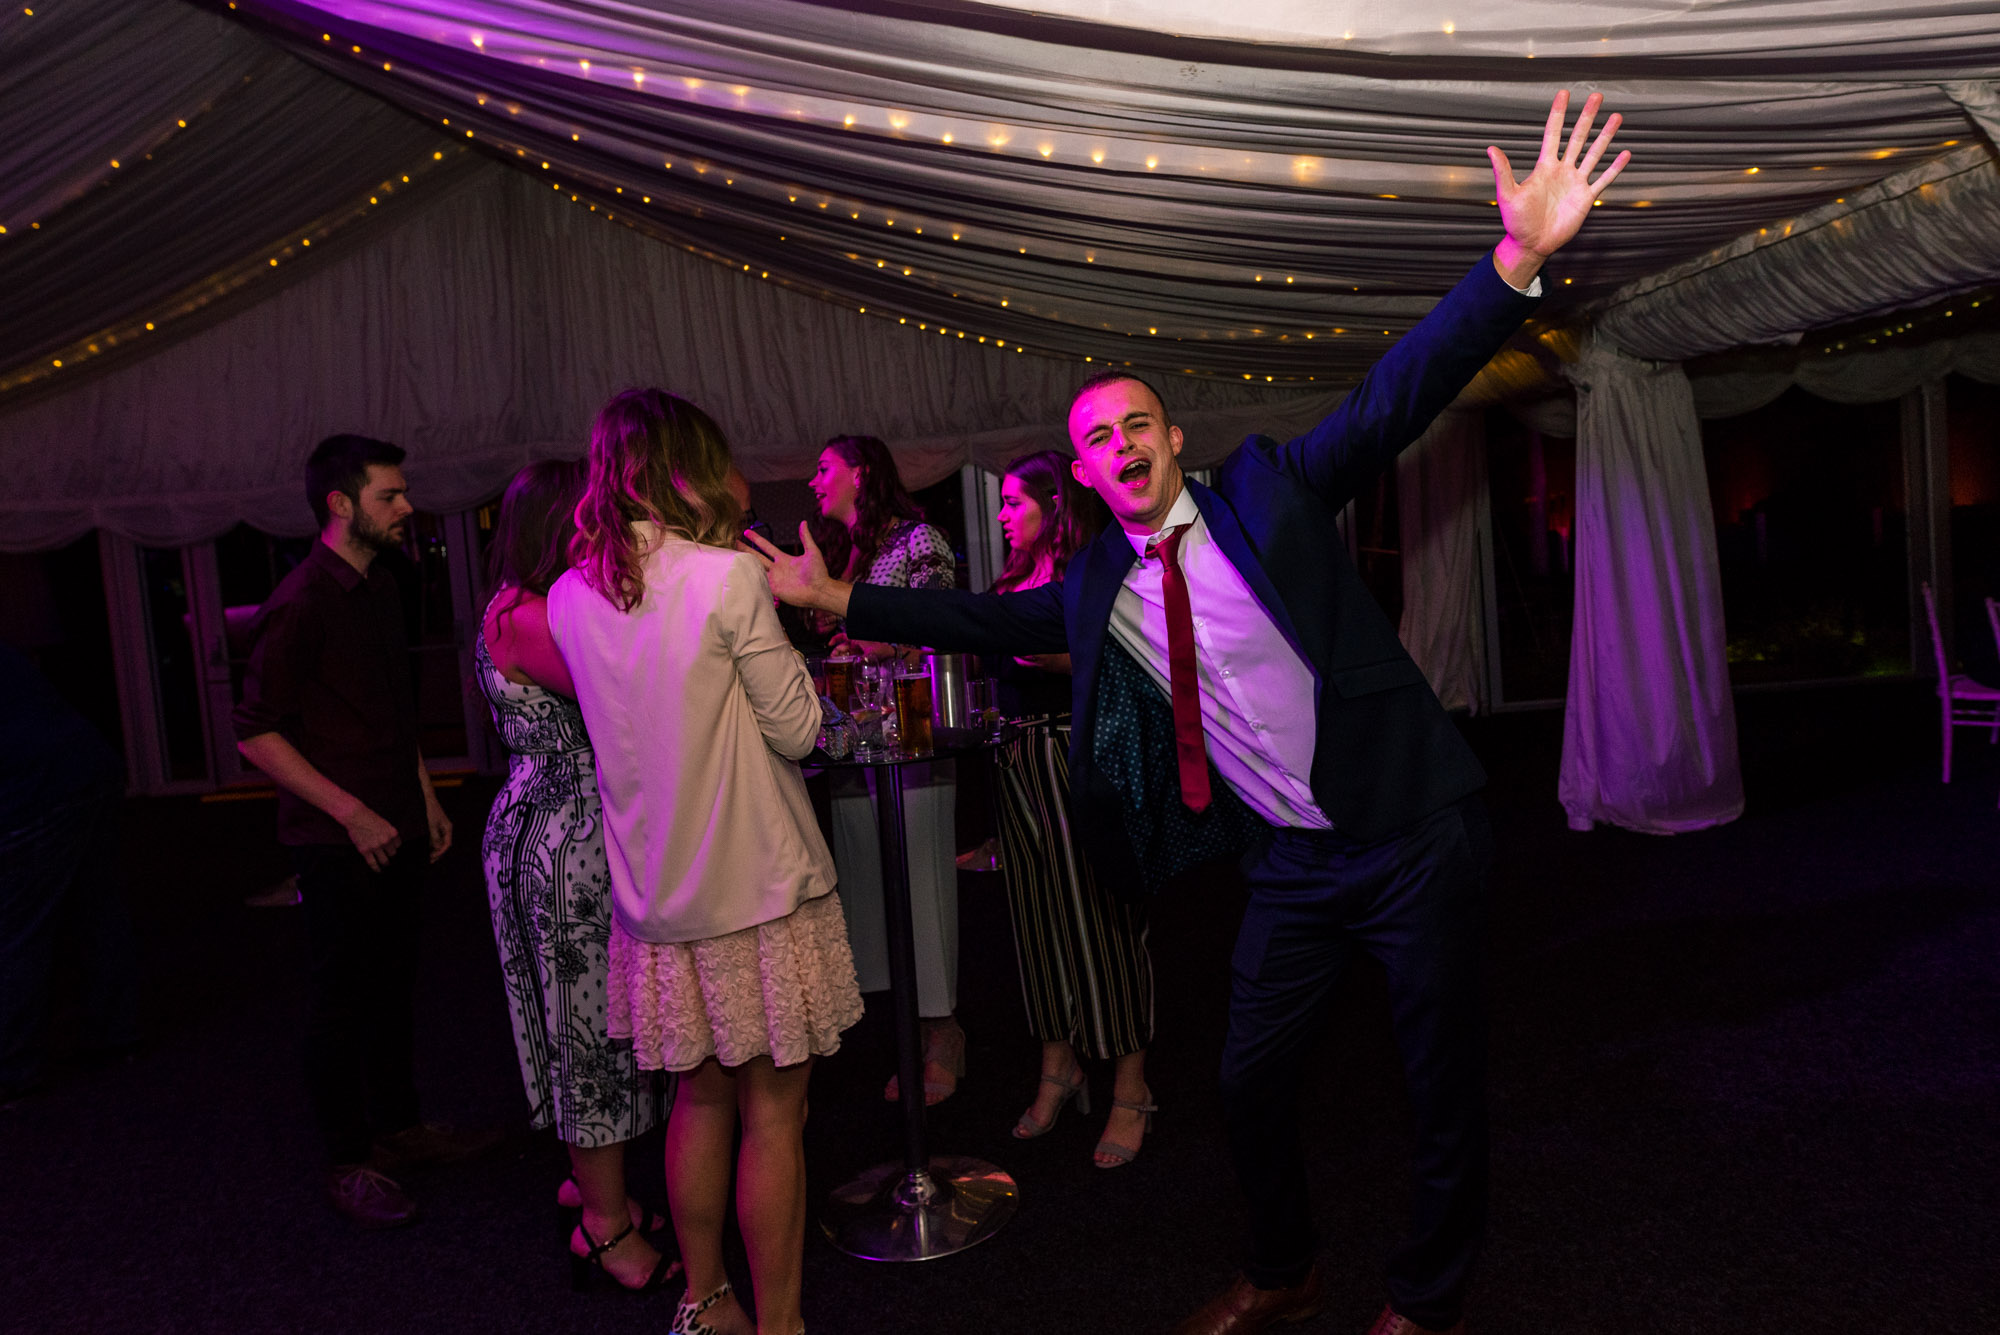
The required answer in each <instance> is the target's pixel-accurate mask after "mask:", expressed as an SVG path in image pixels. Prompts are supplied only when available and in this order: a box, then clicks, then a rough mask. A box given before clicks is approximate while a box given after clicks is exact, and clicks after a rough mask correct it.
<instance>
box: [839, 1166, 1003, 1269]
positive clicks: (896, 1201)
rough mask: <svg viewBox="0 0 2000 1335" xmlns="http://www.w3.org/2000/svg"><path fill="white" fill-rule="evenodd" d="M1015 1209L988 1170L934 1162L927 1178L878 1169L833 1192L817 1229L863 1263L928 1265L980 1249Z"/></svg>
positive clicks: (999, 1175)
mask: <svg viewBox="0 0 2000 1335" xmlns="http://www.w3.org/2000/svg"><path fill="white" fill-rule="evenodd" d="M1019 1204H1020V1195H1019V1192H1018V1189H1017V1188H1016V1187H1015V1185H1014V1179H1013V1178H1011V1177H1009V1176H1008V1175H1007V1174H1006V1173H1005V1172H1003V1171H1001V1169H999V1168H998V1167H996V1166H995V1165H993V1164H990V1163H987V1162H986V1161H985V1160H983V1159H969V1158H966V1157H964V1156H963V1155H957V1154H940V1155H936V1156H934V1157H933V1158H932V1159H931V1161H930V1171H929V1172H922V1171H918V1172H914V1173H913V1172H911V1171H910V1170H909V1169H907V1168H905V1167H903V1165H902V1164H900V1163H885V1164H877V1165H876V1166H875V1167H873V1168H870V1169H869V1170H868V1171H867V1172H865V1173H863V1174H862V1175H861V1176H860V1177H857V1178H855V1179H854V1180H853V1181H851V1182H848V1183H846V1184H845V1185H843V1186H840V1187H836V1188H835V1189H834V1192H833V1200H832V1202H831V1204H830V1205H829V1206H828V1207H827V1212H826V1216H825V1217H824V1218H823V1219H821V1220H820V1227H821V1228H822V1229H823V1230H825V1232H826V1237H827V1241H829V1242H831V1243H832V1244H833V1245H834V1246H836V1247H838V1248H839V1249H840V1250H842V1251H844V1252H846V1253H847V1254H848V1255H849V1256H858V1257H860V1258H862V1259H863V1260H865V1261H929V1260H932V1259H934V1258H936V1257H939V1256H950V1255H951V1254H952V1253H953V1252H962V1251H964V1250H965V1249H966V1248H967V1247H971V1246H975V1245H977V1244H979V1243H982V1242H984V1241H986V1239H988V1238H990V1237H992V1236H993V1235H994V1234H995V1233H998V1232H999V1231H1000V1228H1001V1226H1002V1225H1004V1224H1005V1223H1006V1222H1007V1221H1008V1220H1009V1219H1011V1218H1013V1216H1014V1208H1015V1206H1017V1205H1019Z"/></svg>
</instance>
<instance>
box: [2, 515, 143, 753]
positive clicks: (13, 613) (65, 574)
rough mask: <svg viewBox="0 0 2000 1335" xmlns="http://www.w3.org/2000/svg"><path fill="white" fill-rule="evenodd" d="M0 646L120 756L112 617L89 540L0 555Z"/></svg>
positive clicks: (90, 535) (89, 536)
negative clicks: (15, 653) (18, 656)
mask: <svg viewBox="0 0 2000 1335" xmlns="http://www.w3.org/2000/svg"><path fill="white" fill-rule="evenodd" d="M0 639H4V640H5V641H6V642H7V643H8V644H10V645H12V646H13V647H14V648H16V649H18V650H20V651H21V652H22V653H23V654H26V655H27V656H28V658H30V659H31V660H33V661H34V663H35V666H36V667H38V668H40V669H41V672H42V675H43V676H45V677H47V678H48V679H49V683H50V684H51V685H52V686H54V687H55V689H56V692H57V694H59V695H61V696H62V698H63V699H64V700H66V701H68V702H69V704H70V705H71V706H72V707H73V708H74V709H75V710H76V712H77V713H79V714H81V715H83V716H84V718H86V719H88V720H89V721H90V723H91V725H92V726H93V727H95V728H96V729H97V730H98V732H100V733H102V734H103V735H104V739H105V740H106V741H107V742H109V743H111V745H112V747H113V748H114V749H115V750H117V751H119V752H120V753H121V754H122V753H123V751H124V749H125V726H124V720H123V718H122V716H121V714H120V712H119V708H118V674H117V672H116V671H115V669H114V668H113V667H112V657H111V614H110V610H109V607H108V605H107V603H106V600H105V597H104V568H103V558H102V555H101V554H100V553H99V551H98V543H97V535H96V534H95V533H87V534H85V535H84V536H83V537H81V538H78V539H77V540H76V541H75V542H72V543H70V544H69V545H68V546H66V547H59V548H57V549H55V550H54V551H47V552H30V553H23V554H14V553H0Z"/></svg>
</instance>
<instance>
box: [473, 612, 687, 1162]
mask: <svg viewBox="0 0 2000 1335" xmlns="http://www.w3.org/2000/svg"><path fill="white" fill-rule="evenodd" d="M474 642H475V646H476V647H475V648H474V650H473V656H474V663H475V675H476V676H477V678H478V681H479V689H480V691H481V692H482V693H484V694H485V696H486V702H487V704H488V705H489V706H490V707H491V709H492V711H493V726H494V728H495V729H496V730H497V731H498V732H499V734H500V741H501V744H502V745H504V746H505V747H506V748H507V782H506V784H505V785H504V786H503V787H502V788H501V789H500V792H499V794H498V795H497V796H496V797H495V798H494V799H493V811H492V814H490V815H489V816H488V817H487V819H486V838H485V845H484V853H485V862H486V891H487V900H488V904H489V906H490V907H491V908H492V910H493V941H494V944H495V945H496V946H498V947H499V951H500V972H501V976H502V978H503V979H504V980H505V982H506V986H507V1010H508V1013H509V1016H510V1018H511V1019H512V1021H513V1027H514V1045H515V1048H516V1049H517V1050H518V1052H519V1054H520V1059H521V1081H522V1084H523V1085H525V1086H526V1088H527V1094H528V1106H529V1117H530V1121H531V1124H532V1125H533V1126H534V1127H535V1128H536V1129H537V1130H539V1129H541V1128H543V1127H549V1126H553V1127H554V1128H555V1129H556V1134H557V1135H558V1136H559V1137H561V1139H562V1140H563V1141H564V1142H565V1143H567V1144H571V1145H578V1146H583V1147H585V1148H592V1147H596V1146H600V1145H611V1144H615V1143H617V1142H619V1141H625V1140H630V1139H632V1138H633V1137H635V1136H638V1135H641V1134H643V1133H644V1132H645V1131H647V1130H648V1129H650V1128H651V1127H652V1126H653V1125H654V1124H655V1123H656V1122H657V1121H659V1120H660V1119H661V1118H662V1117H663V1116H664V1115H665V1111H666V1103H667V1099H666V1097H664V1096H665V1095H666V1093H667V1091H666V1090H665V1089H663V1088H662V1084H661V1081H660V1078H659V1077H658V1076H656V1075H654V1074H653V1073H652V1072H650V1071H643V1070H641V1069H639V1067H638V1065H637V1064H636V1063H635V1062H634V1061H633V1057H632V1045H631V1044H630V1043H629V1042H623V1041H620V1040H617V1039H613V1038H611V1037H610V1036H609V1035H608V1034H607V1032H606V1018H605V1017H606V1011H605V1007H606V1004H607V1001H608V991H607V986H606V974H607V970H608V968H609V963H610V961H609V941H610V934H611V901H610V896H611V878H610V872H609V870H608V869H607V867H606V865H605V861H604V830H603V822H602V817H601V812H600V809H599V806H598V798H597V766H596V759H595V757H594V755H593V754H592V752H591V749H590V738H589V736H588V735H587V734H586V733H585V732H584V729H583V715H582V713H581V712H580V711H579V710H578V709H577V707H576V702H575V701H573V700H570V699H567V698H566V697H564V696H561V695H557V694H556V693H555V692H553V691H549V690H545V689H543V688H542V687H540V686H524V685H521V684H520V683H518V682H512V681H509V680H507V678H506V677H504V676H502V675H501V673H500V670H499V669H498V668H497V667H495V666H494V664H493V658H492V656H491V654H489V653H488V652H487V648H486V637H485V635H483V634H478V635H475V637H474Z"/></svg>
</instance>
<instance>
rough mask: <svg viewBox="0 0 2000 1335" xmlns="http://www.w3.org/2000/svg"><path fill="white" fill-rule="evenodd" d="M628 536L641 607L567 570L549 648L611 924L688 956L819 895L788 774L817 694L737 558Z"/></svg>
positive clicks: (815, 711) (800, 799) (652, 536)
mask: <svg viewBox="0 0 2000 1335" xmlns="http://www.w3.org/2000/svg"><path fill="white" fill-rule="evenodd" d="M633 528H634V529H635V530H636V531H638V533H639V534H640V536H641V539H642V540H643V541H644V542H645V543H646V547H647V550H646V555H645V557H644V558H643V562H642V566H643V574H644V576H645V583H646V596H645V598H644V599H643V600H642V601H641V602H640V603H639V605H638V606H637V607H634V608H633V609H632V610H631V611H629V612H621V611H619V610H618V609H617V608H616V607H615V606H613V605H612V603H611V602H610V601H609V600H608V599H606V598H605V597H604V596H603V595H602V594H600V593H598V592H597V591H596V590H595V589H593V588H591V587H590V586H589V585H588V584H586V583H584V580H583V576H582V575H581V574H579V573H578V572H576V571H574V570H571V571H568V572H566V573H565V574H564V575H563V576H562V578H560V579H558V580H557V581H556V582H555V587H554V588H552V589H550V590H549V633H550V634H551V635H552V636H553V637H554V639H555V642H556V648H557V649H559V650H561V651H562V656H563V662H564V663H565V664H567V665H568V667H569V671H570V676H571V677H573V678H574V679H575V681H576V702H577V704H579V705H580V706H582V708H583V722H584V726H585V728H587V729H588V730H589V732H590V744H591V747H592V749H593V750H595V751H596V753H597V790H598V794H599V796H601V797H602V798H603V800H604V851H605V854H606V860H607V861H608V862H609V863H610V870H611V905H612V909H613V911H614V912H615V913H616V914H617V916H618V921H619V923H620V925H622V926H623V927H624V928H625V930H626V931H627V932H629V933H631V934H632V935H633V936H635V937H637V938H638V939H639V940H641V941H655V942H666V941H699V940H706V939H708V938H710V937H716V936H723V935H726V934H728V933H730V932H735V931H740V930H742V929H743V928H746V927H754V926H756V925H758V924H759V923H766V922H772V921H774V920H776V919H778V918H782V917H784V916H785V915H786V914H788V913H791V912H792V911H793V910H794V909H796V908H798V906H799V905H800V904H803V903H804V902H805V901H806V900H808V899H815V898H817V897H819V896H820V895H823V894H825V893H826V892H827V891H829V890H831V889H833V883H834V870H833V857H832V855H831V854H829V853H828V852H827V848H826V840H825V839H824V838H822V837H821V835H820V832H819V821H818V820H817V819H816V818H815V817H814V816H813V810H812V801H811V799H809V798H808V797H807V796H806V786H805V780H804V779H803V778H802V777H800V775H799V766H798V762H799V761H800V760H801V759H802V758H804V757H805V755H806V754H807V753H808V752H809V751H811V750H812V748H813V742H814V741H815V740H816V739H817V738H818V736H819V725H820V706H819V696H818V695H817V694H816V693H815V692H814V691H813V685H812V678H811V677H810V676H808V675H807V673H806V668H805V662H804V660H802V659H801V658H800V657H799V655H798V653H797V652H796V651H795V650H793V648H792V646H791V644H790V642H789V641H787V640H786V639H785V632H784V629H783V628H782V627H781V626H779V624H778V614H777V612H776V611H775V610H774V609H773V608H772V606H771V595H770V590H769V587H768V586H767V585H766V583H765V580H764V570H763V567H762V566H760V565H758V564H757V561H756V560H755V558H753V557H751V556H748V555H746V554H745V553H742V552H731V551H725V550H723V549H721V548H718V547H705V546H701V545H699V544H697V543H693V542H689V541H687V540H686V539H685V538H680V537H676V536H673V535H672V534H669V533H664V532H662V531H661V530H660V529H659V528H657V527H656V526H654V525H652V524H644V523H641V524H634V525H633Z"/></svg>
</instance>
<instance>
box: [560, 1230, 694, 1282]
mask: <svg viewBox="0 0 2000 1335" xmlns="http://www.w3.org/2000/svg"><path fill="white" fill-rule="evenodd" d="M576 1231H577V1232H578V1233H581V1234H582V1235H583V1242H584V1245H585V1246H586V1247H588V1248H590V1250H589V1251H587V1252H577V1251H571V1252H570V1254H569V1286H570V1288H572V1289H574V1290H575V1291H576V1292H578V1293H582V1292H584V1291H585V1290H587V1289H588V1288H590V1286H591V1284H592V1283H593V1282H594V1281H595V1280H596V1279H597V1277H598V1276H600V1275H602V1276H603V1277H604V1278H605V1279H608V1280H610V1281H611V1287H612V1288H614V1289H617V1290H619V1291H620V1292H621V1293H651V1292H653V1291H654V1290H655V1289H658V1288H659V1287H660V1286H661V1285H663V1284H665V1283H666V1282H667V1281H668V1280H670V1279H672V1278H673V1277H674V1276H675V1275H678V1274H679V1273H680V1272H681V1260H680V1258H679V1257H678V1256H674V1255H672V1254H671V1253H668V1252H661V1253H660V1259H659V1261H658V1263H657V1264H655V1265H654V1266H653V1273H652V1274H650V1275H648V1276H646V1282H645V1283H644V1284H641V1285H639V1286H637V1287H636V1288H635V1287H633V1286H632V1285H630V1284H627V1283H626V1282H625V1281H624V1280H622V1279H620V1278H618V1276H616V1275H614V1274H612V1273H611V1272H610V1270H608V1269H606V1268H605V1265H604V1254H605V1253H606V1252H608V1251H610V1250H611V1249H612V1248H613V1247H616V1246H617V1245H618V1244H619V1243H621V1242H623V1241H625V1239H627V1238H629V1237H631V1236H632V1235H633V1234H634V1233H636V1232H638V1231H639V1230H638V1225H636V1224H627V1225H625V1227H624V1228H622V1229H620V1230H619V1231H618V1233H617V1234H616V1235H615V1236H613V1237H611V1238H609V1239H607V1240H606V1241H604V1242H599V1241H598V1240H597V1239H596V1238H593V1237H591V1236H590V1230H589V1229H587V1228H585V1227H584V1226H583V1224H582V1223H581V1222H580V1221H579V1222H578V1224H577V1226H576Z"/></svg>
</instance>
